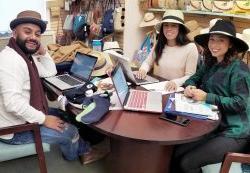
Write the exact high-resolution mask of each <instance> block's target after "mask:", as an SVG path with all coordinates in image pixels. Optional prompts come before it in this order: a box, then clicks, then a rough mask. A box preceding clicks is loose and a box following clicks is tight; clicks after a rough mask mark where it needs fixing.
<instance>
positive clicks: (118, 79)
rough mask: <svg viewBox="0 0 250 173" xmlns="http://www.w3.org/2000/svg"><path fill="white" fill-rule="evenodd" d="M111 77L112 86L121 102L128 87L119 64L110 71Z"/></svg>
mask: <svg viewBox="0 0 250 173" xmlns="http://www.w3.org/2000/svg"><path fill="white" fill-rule="evenodd" d="M112 79H113V84H114V87H115V88H116V92H117V95H118V97H119V98H120V101H121V103H122V104H123V103H124V101H125V98H126V95H127V94H128V92H129V88H128V85H127V81H126V79H125V76H124V73H123V71H122V68H121V66H120V65H118V66H117V67H116V69H115V70H114V72H113V73H112Z"/></svg>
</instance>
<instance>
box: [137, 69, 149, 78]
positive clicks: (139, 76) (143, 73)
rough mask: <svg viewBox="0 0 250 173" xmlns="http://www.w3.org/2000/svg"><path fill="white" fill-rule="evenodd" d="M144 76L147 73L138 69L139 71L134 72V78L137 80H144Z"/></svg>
mask: <svg viewBox="0 0 250 173" xmlns="http://www.w3.org/2000/svg"><path fill="white" fill-rule="evenodd" d="M146 75H147V72H146V71H145V70H143V69H139V71H138V72H136V74H135V77H136V78H137V79H144V78H146Z"/></svg>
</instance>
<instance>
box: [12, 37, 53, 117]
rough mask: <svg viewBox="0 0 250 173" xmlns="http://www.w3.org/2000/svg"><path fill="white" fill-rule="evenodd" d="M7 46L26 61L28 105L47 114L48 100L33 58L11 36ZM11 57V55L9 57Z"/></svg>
mask: <svg viewBox="0 0 250 173" xmlns="http://www.w3.org/2000/svg"><path fill="white" fill-rule="evenodd" d="M8 46H9V47H10V48H12V49H14V50H15V51H16V52H17V53H18V54H19V55H20V56H21V57H22V58H23V59H24V61H25V62H26V64H27V66H28V70H29V76H30V105H31V106H32V107H34V108H35V109H37V110H39V111H42V112H43V113H44V114H45V115H47V114H48V102H47V100H46V97H45V93H44V90H43V86H42V82H41V79H40V77H39V74H38V70H37V68H36V64H35V62H34V60H33V58H32V57H31V55H30V57H29V56H27V55H26V54H25V53H24V52H23V51H22V50H21V49H20V48H19V46H18V45H17V43H16V41H15V39H14V38H13V37H12V38H10V40H9V43H8ZM10 58H11V57H10Z"/></svg>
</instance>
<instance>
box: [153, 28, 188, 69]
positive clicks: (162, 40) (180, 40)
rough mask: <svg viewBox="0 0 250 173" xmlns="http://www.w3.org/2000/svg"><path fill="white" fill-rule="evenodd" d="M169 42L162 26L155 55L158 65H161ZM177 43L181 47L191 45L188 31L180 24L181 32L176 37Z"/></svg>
mask: <svg viewBox="0 0 250 173" xmlns="http://www.w3.org/2000/svg"><path fill="white" fill-rule="evenodd" d="M167 42H168V41H167V39H166V37H165V35H164V33H163V24H162V25H161V29H160V33H159V35H158V41H157V43H156V47H155V55H156V58H155V62H156V64H157V65H158V64H159V60H160V58H161V55H162V51H163V49H164V47H165V45H166V44H168V43H167ZM176 43H177V45H179V46H183V45H186V44H188V43H190V40H189V39H188V37H187V30H186V29H185V27H184V26H183V25H181V24H179V32H178V35H177V37H176Z"/></svg>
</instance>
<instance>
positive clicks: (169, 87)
mask: <svg viewBox="0 0 250 173" xmlns="http://www.w3.org/2000/svg"><path fill="white" fill-rule="evenodd" d="M165 89H166V90H167V91H176V90H177V84H176V83H175V82H174V81H169V82H167V84H166V86H165Z"/></svg>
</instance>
